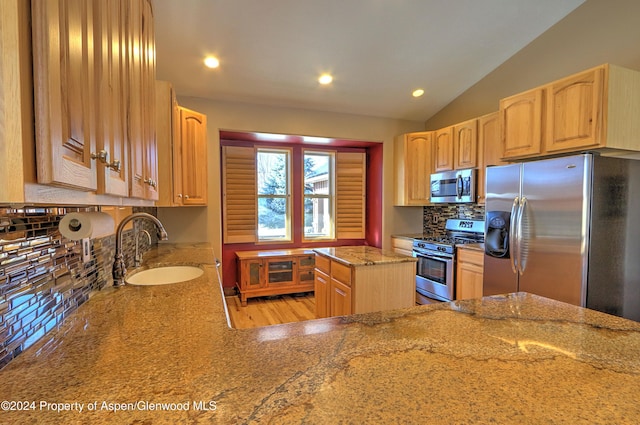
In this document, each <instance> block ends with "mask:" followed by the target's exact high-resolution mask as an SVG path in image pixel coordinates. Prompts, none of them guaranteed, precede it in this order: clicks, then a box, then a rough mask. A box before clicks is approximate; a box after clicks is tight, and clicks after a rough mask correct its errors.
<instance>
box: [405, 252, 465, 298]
mask: <svg viewBox="0 0 640 425" xmlns="http://www.w3.org/2000/svg"><path fill="white" fill-rule="evenodd" d="M427 246H428V244H427V243H424V242H420V241H415V242H414V244H413V256H414V257H415V258H417V259H418V264H417V266H416V292H417V293H418V294H421V295H423V296H425V297H428V298H434V299H436V300H440V301H453V300H454V299H455V292H454V290H455V288H454V284H455V278H454V270H455V260H454V255H453V253H452V252H451V253H447V252H446V251H447V250H448V249H447V248H446V247H442V250H440V251H438V250H433V249H430V248H428V247H427ZM437 248H441V247H437ZM451 250H453V246H452V247H451Z"/></svg>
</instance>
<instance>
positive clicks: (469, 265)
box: [456, 248, 484, 300]
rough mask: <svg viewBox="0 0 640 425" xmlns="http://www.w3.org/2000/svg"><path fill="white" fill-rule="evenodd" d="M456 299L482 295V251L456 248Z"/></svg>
mask: <svg viewBox="0 0 640 425" xmlns="http://www.w3.org/2000/svg"><path fill="white" fill-rule="evenodd" d="M457 256H458V262H457V267H456V299H459V300H462V299H467V298H480V297H482V281H483V272H484V266H483V264H484V252H482V251H475V250H471V249H466V248H458V249H457Z"/></svg>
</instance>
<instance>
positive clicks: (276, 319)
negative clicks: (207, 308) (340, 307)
mask: <svg viewBox="0 0 640 425" xmlns="http://www.w3.org/2000/svg"><path fill="white" fill-rule="evenodd" d="M225 301H226V302H227V309H228V310H229V317H230V319H231V324H232V326H233V327H234V328H237V329H247V328H257V327H260V326H269V325H277V324H281V323H291V322H300V321H303V320H310V319H315V318H316V302H315V297H314V296H313V292H306V293H304V294H292V295H281V296H277V297H259V298H249V299H248V300H247V306H246V307H242V306H241V305H240V297H238V296H237V295H234V296H227V297H225Z"/></svg>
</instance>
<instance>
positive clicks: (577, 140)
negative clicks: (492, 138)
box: [500, 64, 640, 158]
mask: <svg viewBox="0 0 640 425" xmlns="http://www.w3.org/2000/svg"><path fill="white" fill-rule="evenodd" d="M500 114H501V120H502V132H503V134H502V138H503V143H504V146H503V158H529V157H537V156H545V155H555V154H559V153H571V152H579V151H583V150H600V151H603V150H606V151H607V152H608V153H609V154H612V155H616V152H618V153H620V154H625V155H626V154H628V153H629V151H633V152H640V143H638V134H640V133H639V132H640V120H638V116H639V114H640V72H638V71H634V70H630V69H625V68H622V67H619V66H615V65H609V64H605V65H600V66H598V67H595V68H592V69H589V70H586V71H583V72H580V73H577V74H574V75H571V76H569V77H566V78H563V79H560V80H557V81H554V82H552V83H549V84H546V85H544V86H541V87H538V88H535V89H533V90H529V91H527V92H525V93H521V94H518V95H515V96H511V97H509V98H507V99H503V100H501V101H500ZM625 151H627V152H625Z"/></svg>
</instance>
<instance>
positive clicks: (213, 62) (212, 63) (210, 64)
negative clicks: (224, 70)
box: [204, 56, 220, 68]
mask: <svg viewBox="0 0 640 425" xmlns="http://www.w3.org/2000/svg"><path fill="white" fill-rule="evenodd" d="M204 64H205V66H206V67H207V68H217V67H219V66H220V61H219V60H218V58H216V57H214V56H207V57H206V58H204Z"/></svg>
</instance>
